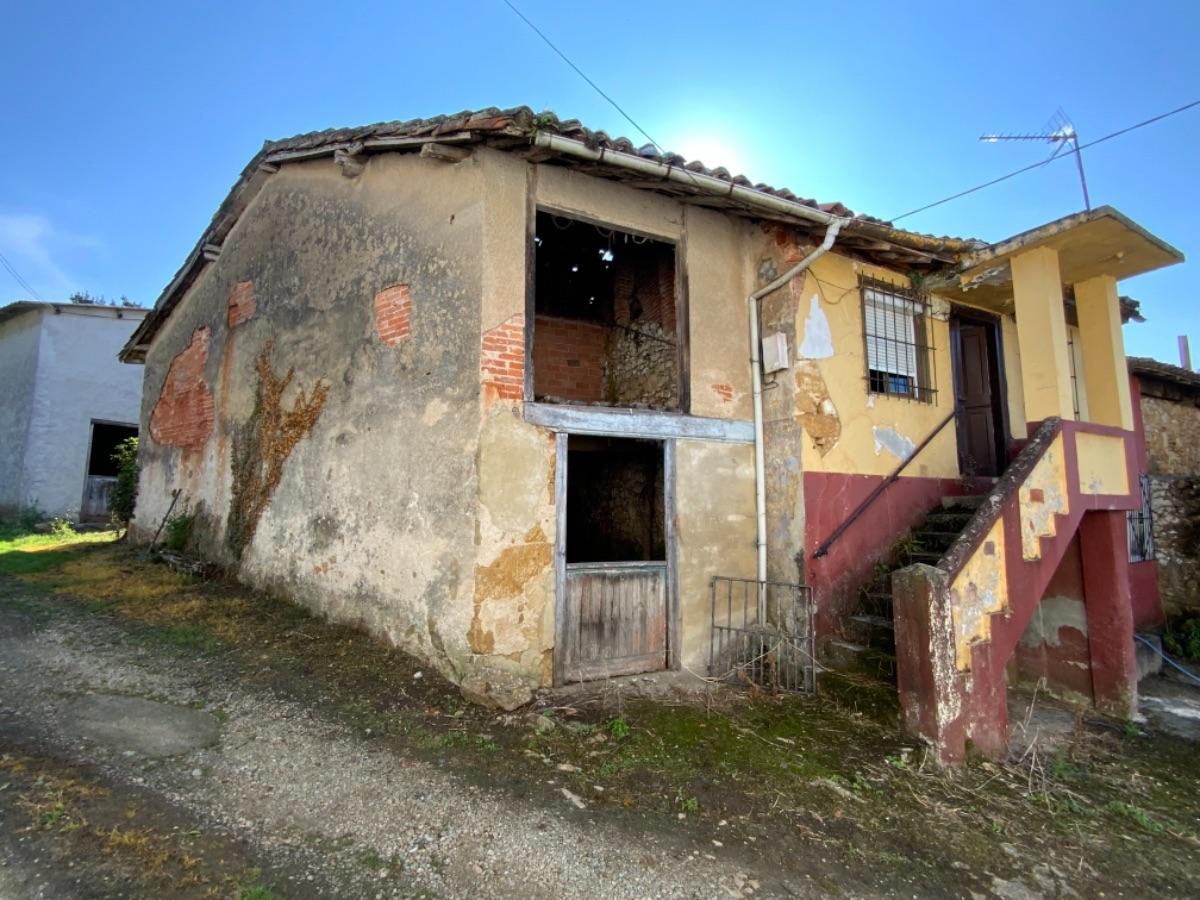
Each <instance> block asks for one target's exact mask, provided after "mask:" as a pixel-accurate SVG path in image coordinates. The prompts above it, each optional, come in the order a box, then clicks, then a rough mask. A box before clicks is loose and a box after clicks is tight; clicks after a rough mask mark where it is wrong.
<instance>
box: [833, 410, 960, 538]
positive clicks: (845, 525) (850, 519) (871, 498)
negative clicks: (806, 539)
mask: <svg viewBox="0 0 1200 900" xmlns="http://www.w3.org/2000/svg"><path fill="white" fill-rule="evenodd" d="M957 415H958V410H954V411H953V412H951V413H950V415H948V416H946V418H944V419H942V421H941V422H940V423H939V424H938V426H937V428H935V429H933V431H931V432H929V434H927V435H926V436H925V440H923V441H921V443H919V444H918V445H917V446H916V449H914V450H913V452H912V453H910V454H908V456H906V457H905V458H904V459H903V460H901V462H900V465H898V466H896V468H895V469H893V470H892V474H890V475H889V476H888V477H887V478H885V479H884V480H883V481H881V482H880V483H879V484H878V485H877V486H876V487H875V490H873V491H871V493H870V494H868V495H867V498H866V499H865V500H863V502H862V503H860V504H858V506H857V507H856V508H855V510H854V512H852V513H850V515H849V516H847V517H846V519H845V521H843V522H842V524H841V525H839V526H838V527H837V528H835V529H834V531H833V534H831V535H830V536H829V537H827V538H825V540H824V541H822V542H821V545H820V546H819V547H817V549H816V550H815V551H814V552H813V559H820V558H821V557H822V556H824V555H825V554H826V553H828V552H829V548H830V547H832V546H833V544H834V542H835V541H836V540H837V539H838V538H840V537H841V536H842V535H843V534H845V533H846V531H847V530H848V529H849V528H850V526H851V525H853V524H854V523H855V522H856V521H857V520H858V517H859V516H861V515H862V514H863V512H864V511H865V510H866V508H867V507H868V506H870V505H871V504H872V503H874V502H875V501H876V500H878V499H879V495H880V494H882V493H883V492H884V491H886V490H887V489H888V486H889V485H890V484H891V483H892V482H893V481H895V480H896V479H897V478H899V477H900V473H901V472H903V471H904V470H905V469H906V468H907V467H908V464H909V463H910V462H912V461H913V460H914V459H916V458H917V454H919V453H920V452H921V451H922V450H924V449H925V448H926V447H928V446H929V444H930V442H931V441H932V440H933V439H934V438H935V437H937V436H938V434H939V432H941V430H942V429H943V428H945V427H946V426H947V425H949V424H950V422H951V421H953V419H954V418H955V417H956V416H957Z"/></svg>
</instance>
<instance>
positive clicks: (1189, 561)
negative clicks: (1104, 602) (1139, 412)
mask: <svg viewBox="0 0 1200 900" xmlns="http://www.w3.org/2000/svg"><path fill="white" fill-rule="evenodd" d="M1147 431H1149V429H1147ZM1147 436H1149V435H1147ZM1149 481H1150V509H1151V512H1152V513H1153V516H1154V553H1155V557H1156V559H1157V564H1158V591H1159V595H1160V596H1161V597H1162V606H1163V612H1164V613H1165V614H1166V615H1167V616H1168V617H1170V616H1174V615H1178V614H1180V613H1183V612H1193V613H1194V612H1200V476H1193V477H1169V476H1162V475H1151V476H1150V479H1149Z"/></svg>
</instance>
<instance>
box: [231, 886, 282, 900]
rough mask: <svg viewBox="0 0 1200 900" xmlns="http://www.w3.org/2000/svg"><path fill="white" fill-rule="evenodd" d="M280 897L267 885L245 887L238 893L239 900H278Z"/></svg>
mask: <svg viewBox="0 0 1200 900" xmlns="http://www.w3.org/2000/svg"><path fill="white" fill-rule="evenodd" d="M277 896H278V895H277V894H276V893H275V892H274V891H273V890H271V889H270V888H269V887H267V886H266V885H265V884H260V883H255V884H247V885H243V887H242V889H241V890H240V891H238V900H276V897H277Z"/></svg>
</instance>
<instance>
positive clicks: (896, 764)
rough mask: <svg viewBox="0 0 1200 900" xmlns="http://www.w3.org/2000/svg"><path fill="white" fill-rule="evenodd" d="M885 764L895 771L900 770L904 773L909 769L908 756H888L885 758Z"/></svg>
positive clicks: (902, 754)
mask: <svg viewBox="0 0 1200 900" xmlns="http://www.w3.org/2000/svg"><path fill="white" fill-rule="evenodd" d="M884 762H886V763H887V764H888V765H889V766H891V767H892V768H893V769H900V770H901V771H903V770H905V769H907V768H908V754H907V753H897V754H896V755H895V756H887V757H884Z"/></svg>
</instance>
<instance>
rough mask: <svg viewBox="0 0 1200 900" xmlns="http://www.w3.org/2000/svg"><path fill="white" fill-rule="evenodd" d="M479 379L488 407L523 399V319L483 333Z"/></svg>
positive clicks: (502, 324)
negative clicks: (498, 401)
mask: <svg viewBox="0 0 1200 900" xmlns="http://www.w3.org/2000/svg"><path fill="white" fill-rule="evenodd" d="M479 376H480V382H481V383H482V385H483V397H484V403H485V404H490V403H493V402H495V401H497V400H521V399H522V398H523V397H524V392H525V322H524V316H522V315H520V314H517V315H515V316H512V317H511V318H509V319H507V320H505V321H504V322H501V323H500V324H499V325H497V326H496V327H495V328H493V329H491V330H490V331H485V332H484V333H483V341H482V345H481V347H480V352H479Z"/></svg>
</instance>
